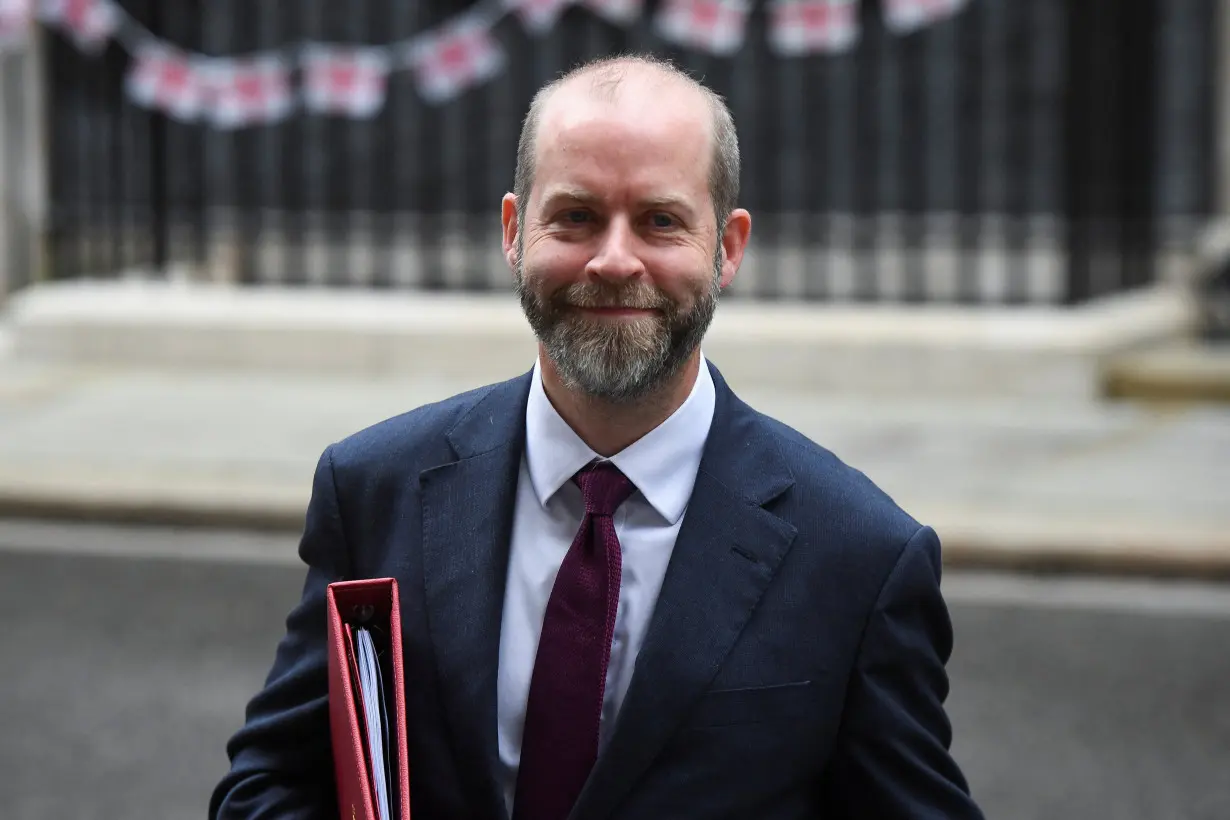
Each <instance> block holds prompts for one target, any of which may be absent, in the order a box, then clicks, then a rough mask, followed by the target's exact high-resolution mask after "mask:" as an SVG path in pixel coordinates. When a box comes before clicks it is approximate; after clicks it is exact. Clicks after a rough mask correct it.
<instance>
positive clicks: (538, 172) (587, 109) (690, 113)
mask: <svg viewBox="0 0 1230 820" xmlns="http://www.w3.org/2000/svg"><path fill="white" fill-rule="evenodd" d="M711 131H712V117H711V115H710V112H709V107H708V103H707V102H706V100H705V99H704V97H702V96H701V95H700V94H699V93H697V92H696V91H695V90H693V89H687V88H680V87H677V86H671V85H670V84H664V83H658V84H656V86H654V85H647V84H643V83H642V84H638V85H636V86H633V87H631V88H621V89H620V90H619V91H618V92H617V93H616V94H614V95H595V94H593V93H586V89H584V88H572V87H565V88H562V89H560V90H559V91H557V92H556V94H555V95H553V96H552V97H551V98H550V99H549V100H548V101H547V104H546V106H545V107H544V110H543V112H542V117H541V120H540V121H539V127H538V134H537V139H536V146H535V153H536V161H535V166H536V168H535V182H534V188H535V196H538V195H539V194H541V192H542V191H544V190H546V189H548V188H551V187H554V186H566V187H572V188H577V187H580V188H582V189H585V190H587V191H589V192H591V193H593V194H595V195H598V196H602V197H619V196H622V195H625V194H628V195H632V194H635V195H638V196H649V197H653V196H661V195H668V196H673V197H686V198H690V199H694V200H702V199H703V200H706V201H707V199H708V179H709V167H710V162H711V154H712V150H713V138H712V135H711ZM696 204H697V206H698V207H699V206H700V204H701V202H699V201H698V202H696Z"/></svg>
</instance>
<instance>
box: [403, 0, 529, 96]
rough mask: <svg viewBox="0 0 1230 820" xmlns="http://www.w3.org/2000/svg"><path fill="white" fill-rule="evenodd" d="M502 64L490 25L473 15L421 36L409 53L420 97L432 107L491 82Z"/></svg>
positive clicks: (498, 45)
mask: <svg viewBox="0 0 1230 820" xmlns="http://www.w3.org/2000/svg"><path fill="white" fill-rule="evenodd" d="M505 60H506V57H505V55H504V50H503V49H501V48H500V44H499V43H498V42H496V40H495V38H494V37H492V36H491V23H490V22H489V21H488V20H486V19H485V18H483V17H480V16H478V15H476V14H463V15H461V16H460V17H457V18H456V19H454V20H450V21H449V22H448V23H445V24H444V25H443V26H441V27H439V28H437V29H434V30H432V31H429V32H426V33H424V34H422V35H420V36H419V37H418V38H416V39H415V41H414V42H413V43H412V44H411V45H410V52H409V62H410V66H411V67H412V68H413V69H414V74H415V78H416V80H417V81H418V88H419V93H420V94H422V95H423V98H424V99H426V100H427V101H428V102H432V103H442V102H446V101H448V100H451V99H453V98H454V97H456V96H457V95H459V94H461V93H462V92H463V91H465V90H466V89H468V88H471V87H473V86H475V85H478V84H479V83H482V82H485V81H487V80H489V79H491V78H492V77H494V76H495V75H496V74H498V73H499V72H500V70H501V69H503V68H504V63H505Z"/></svg>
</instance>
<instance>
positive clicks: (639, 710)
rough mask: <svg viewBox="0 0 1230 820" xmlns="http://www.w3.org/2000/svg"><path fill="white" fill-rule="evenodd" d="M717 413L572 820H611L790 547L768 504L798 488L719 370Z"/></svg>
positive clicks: (785, 528) (788, 533)
mask: <svg viewBox="0 0 1230 820" xmlns="http://www.w3.org/2000/svg"><path fill="white" fill-rule="evenodd" d="M713 377H714V385H715V387H716V389H717V404H716V405H715V408H714V418H713V424H712V426H711V428H710V433H709V439H708V443H707V444H706V447H705V454H704V456H703V458H702V460H701V465H700V471H699V473H698V475H697V479H696V486H695V489H694V490H693V492H692V498H691V501H690V502H689V504H688V510H687V513H686V514H685V518H684V522H683V525H682V527H681V528H680V532H679V537H678V539H677V541H676V544H675V549H674V552H673V553H672V556H671V561H670V564H669V566H668V568H667V572H666V578H665V579H664V581H663V584H662V590H661V592H660V594H659V596H658V603H657V606H656V607H655V609H654V614H653V618H652V620H651V622H650V625H649V630H648V633H647V634H646V636H645V642H644V644H643V645H642V648H641V652H640V654H639V656H638V657H637V662H636V671H635V673H634V674H633V678H632V682H631V684H630V685H629V688H628V693H627V695H626V696H625V699H624V703H623V705H622V707H621V709H620V714H619V718H618V722H617V724H616V727H615V730H614V732H613V734H612V736H611V739H610V742H609V744H608V746H607V748H606V749H605V750H604V751H603V753H602V755H601V756H600V757H599V759H598V762H597V764H596V765H595V767H594V770H593V772H592V773H591V775H590V778H589V781H588V782H587V784H586V787H585V790H584V791H583V792H582V793H581V796H580V798H579V799H578V801H577V805H576V806H575V807H574V809H573V812H572V815H571V816H572V817H574V818H586V820H589V818H603V817H606V816H608V815H609V814H610V813H611V812H612V811H613V810H614V809H615V807H616V805H617V804H618V802H619V801H620V800H621V799H622V797H623V796H624V794H626V792H627V791H628V789H629V788H631V786H632V785H633V784H634V782H635V781H636V779H637V778H639V777H640V776H641V774H642V773H643V772H644V771H645V769H646V768H648V766H649V765H650V764H651V763H652V761H653V759H654V758H655V757H656V756H657V755H658V753H659V752H660V751H661V749H662V747H663V746H664V745H665V743H666V741H667V740H668V739H669V738H670V736H671V734H673V733H674V731H675V730H676V729H677V728H678V726H679V724H680V723H681V722H682V720H683V719H684V717H685V715H686V712H687V709H688V707H689V706H690V705H691V704H692V702H693V701H695V700H696V698H697V697H698V696H699V695H700V694H701V693H702V692H703V691H704V690H705V689H706V688H707V686H708V685H709V683H710V681H711V680H712V679H713V677H714V676H715V675H716V674H717V671H718V669H719V668H720V666H721V664H722V661H723V660H724V659H725V657H726V655H727V653H728V652H729V651H730V648H731V647H732V646H733V645H734V643H735V640H736V639H737V638H738V637H739V634H740V632H742V630H743V627H744V626H745V625H746V624H747V621H748V619H749V618H750V617H751V614H752V611H753V610H754V609H755V608H756V604H757V603H758V602H759V601H760V598H761V596H762V595H763V594H764V591H765V589H766V588H767V587H768V585H769V583H770V582H771V581H772V580H773V577H774V575H775V574H776V572H777V569H778V567H779V566H780V564H781V562H782V559H783V557H784V556H785V555H786V553H787V551H788V550H789V548H790V545H791V544H792V543H793V540H794V536H795V529H794V527H793V526H791V525H790V524H789V523H787V522H786V521H784V520H782V519H781V518H778V517H777V516H776V515H774V514H772V513H770V512H768V511H767V510H765V509H764V508H763V505H765V504H767V503H768V502H769V501H772V500H773V499H774V498H777V497H778V496H780V495H781V494H782V493H783V492H784V491H785V490H786V489H787V488H789V487H790V486H791V485H792V484H793V479H792V477H791V475H790V471H789V469H788V468H787V466H786V464H785V462H784V461H783V460H782V457H781V455H780V453H779V452H778V450H777V444H776V442H775V441H774V440H773V438H772V437H771V435H770V433H769V431H768V429H767V427H766V426H765V423H764V421H763V419H761V417H759V416H758V415H757V414H755V413H754V412H753V411H752V410H751V409H750V408H749V407H747V405H745V404H743V403H742V402H741V401H739V400H738V399H737V398H735V396H734V395H733V393H731V391H730V389H729V388H728V387H727V386H726V384H725V382H724V381H723V380H722V379H721V377H720V375H719V374H718V373H717V371H716V370H714V371H713Z"/></svg>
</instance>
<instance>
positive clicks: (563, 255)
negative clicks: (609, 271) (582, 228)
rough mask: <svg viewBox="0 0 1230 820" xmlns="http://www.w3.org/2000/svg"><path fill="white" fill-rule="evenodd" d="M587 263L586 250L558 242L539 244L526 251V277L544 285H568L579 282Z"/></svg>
mask: <svg viewBox="0 0 1230 820" xmlns="http://www.w3.org/2000/svg"><path fill="white" fill-rule="evenodd" d="M588 263H589V255H588V253H587V252H586V250H585V249H584V248H582V247H580V246H578V245H568V244H564V243H559V242H553V243H546V242H544V243H540V244H539V245H538V246H537V247H531V248H527V249H526V254H525V261H524V268H525V273H526V276H528V277H530V278H532V279H534V280H535V281H539V282H543V283H544V284H552V283H555V284H568V283H571V282H575V281H577V280H579V279H580V278H581V277H582V276H583V275H584V273H585V266H586V265H587V264H588Z"/></svg>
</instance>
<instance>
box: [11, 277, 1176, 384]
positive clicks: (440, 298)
mask: <svg viewBox="0 0 1230 820" xmlns="http://www.w3.org/2000/svg"><path fill="white" fill-rule="evenodd" d="M9 314H10V322H9V324H10V327H11V346H12V349H13V351H14V355H15V356H17V357H26V358H30V359H32V360H39V361H50V362H60V363H66V364H86V365H94V364H97V365H107V366H115V365H121V366H123V365H133V366H141V367H148V366H158V367H163V366H165V367H168V368H174V369H180V368H194V367H197V368H226V369H236V368H239V369H245V370H247V369H255V370H274V371H278V372H287V371H289V372H324V373H347V374H352V375H359V374H369V375H372V376H381V375H396V376H427V377H431V376H435V375H448V376H457V375H462V376H464V377H465V378H467V379H470V380H473V381H494V380H498V379H502V378H506V377H508V376H509V375H510V374H515V373H519V372H522V371H524V370H525V369H528V367H529V365H530V363H531V362H532V360H533V357H534V355H535V344H534V339H533V337H532V335H531V333H530V331H529V328H528V326H527V324H526V322H525V318H524V317H523V316H522V314H521V312H520V308H519V306H518V305H517V303H516V300H515V298H514V297H512V296H511V295H510V294H507V293H500V294H485V295H483V294H456V293H445V294H435V293H422V292H396V293H376V292H371V291H358V290H324V289H295V290H292V289H287V288H243V287H236V286H226V285H216V284H197V283H174V282H170V283H169V282H162V281H142V280H135V279H134V280H117V281H106V282H98V281H96V282H71V283H57V284H49V285H40V286H38V287H35V288H31V289H28V290H25V291H23V292H21V293H19V294H17V295H16V296H15V297H14V298H13V300H12V302H11V304H10V306H9ZM1193 326H1194V316H1193V310H1192V307H1191V304H1190V302H1189V301H1188V300H1187V299H1185V298H1184V297H1183V294H1182V292H1181V291H1179V290H1178V289H1176V288H1173V287H1157V288H1154V289H1150V290H1144V291H1139V292H1134V293H1131V294H1123V295H1119V296H1115V297H1111V298H1108V299H1104V300H1100V301H1098V302H1095V303H1091V304H1088V305H1084V306H1080V307H1075V308H1072V307H1044V306H1022V307H998V306H985V307H984V306H971V307H965V306H952V305H908V306H907V305H896V304H874V305H866V304H848V303H824V304H815V303H811V304H804V303H756V302H749V301H740V300H729V301H725V302H723V304H722V306H721V307H720V308H719V310H718V315H717V318H716V319H715V321H714V325H713V328H712V329H711V331H710V333H709V336H708V337H707V339H706V342H705V352H706V355H708V356H709V357H710V358H711V359H712V360H713V361H715V362H716V363H717V364H718V365H719V366H720V367H721V368H722V369H723V372H725V373H726V374H727V375H728V376H729V377H730V378H732V380H737V381H738V383H739V384H742V385H746V386H757V385H759V386H766V387H792V388H793V387H797V388H802V389H808V390H821V391H831V392H851V393H857V394H871V395H883V396H885V397H909V396H927V395H930V396H936V395H942V396H954V395H973V396H985V395H995V396H1005V395H1006V396H1021V397H1045V398H1078V399H1095V398H1097V397H1099V396H1100V395H1101V393H1102V383H1101V368H1102V366H1103V364H1104V362H1105V361H1106V360H1107V359H1108V358H1109V357H1112V356H1114V355H1117V354H1121V353H1123V352H1125V351H1129V350H1135V349H1139V348H1141V347H1142V346H1148V345H1153V344H1156V343H1158V342H1166V341H1170V340H1175V339H1181V338H1184V337H1186V336H1188V335H1190V334H1191V332H1192V329H1193Z"/></svg>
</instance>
